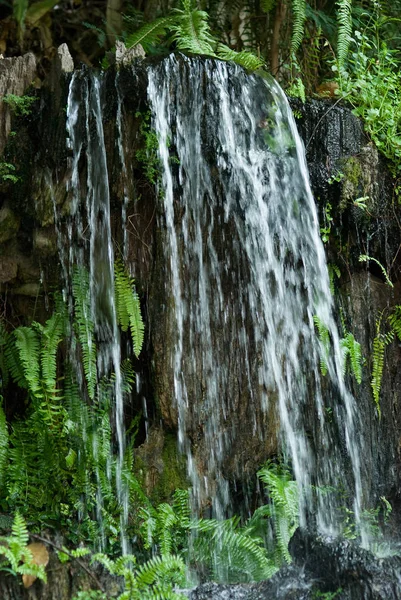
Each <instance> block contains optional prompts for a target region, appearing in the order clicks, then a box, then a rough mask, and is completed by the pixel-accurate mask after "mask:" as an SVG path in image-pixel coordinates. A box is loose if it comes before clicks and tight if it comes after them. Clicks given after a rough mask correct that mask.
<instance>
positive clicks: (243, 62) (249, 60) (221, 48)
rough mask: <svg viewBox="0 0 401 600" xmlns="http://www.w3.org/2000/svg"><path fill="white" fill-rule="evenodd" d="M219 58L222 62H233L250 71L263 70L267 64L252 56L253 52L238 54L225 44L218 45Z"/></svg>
mask: <svg viewBox="0 0 401 600" xmlns="http://www.w3.org/2000/svg"><path fill="white" fill-rule="evenodd" d="M217 56H218V58H220V59H222V60H232V61H233V62H235V63H236V64H237V65H240V66H241V67H243V68H244V69H247V70H248V71H256V70H257V69H261V68H262V67H263V66H264V65H265V63H264V61H263V60H261V59H260V58H258V57H257V56H255V54H252V52H245V51H242V52H236V51H235V50H232V49H231V48H229V47H228V46H225V45H224V44H218V46H217Z"/></svg>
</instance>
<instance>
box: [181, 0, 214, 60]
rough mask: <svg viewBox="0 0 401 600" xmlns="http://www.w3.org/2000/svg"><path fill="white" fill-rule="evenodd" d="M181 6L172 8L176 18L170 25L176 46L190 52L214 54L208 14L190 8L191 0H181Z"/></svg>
mask: <svg viewBox="0 0 401 600" xmlns="http://www.w3.org/2000/svg"><path fill="white" fill-rule="evenodd" d="M181 6H182V8H176V9H173V11H172V12H173V14H174V15H175V16H176V17H177V20H176V21H175V22H174V24H173V25H172V26H171V30H172V31H173V32H174V34H173V40H174V41H175V42H176V45H177V48H178V49H179V50H183V51H185V52H190V53H192V54H206V55H208V56H215V52H214V46H215V43H216V42H215V39H214V38H213V36H212V33H211V31H210V26H209V23H208V14H207V13H206V12H205V11H203V10H197V9H192V0H182V2H181Z"/></svg>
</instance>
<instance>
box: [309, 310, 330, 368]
mask: <svg viewBox="0 0 401 600" xmlns="http://www.w3.org/2000/svg"><path fill="white" fill-rule="evenodd" d="M313 322H314V324H315V326H316V329H317V332H318V336H319V341H320V371H321V373H322V375H327V371H328V359H329V355H330V334H329V330H328V328H327V326H326V325H325V324H324V323H323V321H322V320H321V319H320V318H319V317H318V316H317V315H314V316H313Z"/></svg>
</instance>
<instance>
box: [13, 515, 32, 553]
mask: <svg viewBox="0 0 401 600" xmlns="http://www.w3.org/2000/svg"><path fill="white" fill-rule="evenodd" d="M11 535H12V537H13V538H14V540H15V542H17V543H18V545H19V546H21V547H22V546H26V545H27V544H28V541H29V534H28V529H27V527H26V524H25V521H24V518H23V517H22V516H21V515H20V513H19V512H16V514H15V517H14V521H13V525H12V528H11Z"/></svg>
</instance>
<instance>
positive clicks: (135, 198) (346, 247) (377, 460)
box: [0, 55, 401, 505]
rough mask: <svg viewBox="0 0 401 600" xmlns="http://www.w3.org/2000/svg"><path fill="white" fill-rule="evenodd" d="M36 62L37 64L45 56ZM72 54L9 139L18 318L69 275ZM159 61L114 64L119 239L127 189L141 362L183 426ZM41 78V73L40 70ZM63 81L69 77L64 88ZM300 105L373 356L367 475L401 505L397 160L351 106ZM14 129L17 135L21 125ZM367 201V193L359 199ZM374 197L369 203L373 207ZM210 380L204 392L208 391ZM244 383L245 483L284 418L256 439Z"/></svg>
mask: <svg viewBox="0 0 401 600" xmlns="http://www.w3.org/2000/svg"><path fill="white" fill-rule="evenodd" d="M17 60H19V59H17ZM23 60H25V62H27V64H28V65H30V64H31V62H30V60H31V59H28V58H25V59H23ZM4 62H5V61H4ZM59 63H60V65H61V68H60V69H59V71H58V75H57V72H56V74H55V73H54V72H53V74H52V79H51V80H50V82H49V84H48V86H45V87H44V88H43V89H42V90H41V91H40V92H37V97H38V99H37V102H36V104H35V105H34V110H33V112H32V114H31V115H30V116H29V117H26V118H19V119H16V118H14V119H13V127H14V128H15V131H16V134H15V135H14V136H12V137H9V138H8V142H7V147H6V150H5V154H4V156H5V159H4V160H6V161H7V162H9V163H12V164H14V165H15V166H16V169H17V170H16V174H17V175H18V177H19V180H18V182H17V183H10V182H9V181H6V180H3V181H1V180H0V292H1V302H2V313H3V315H4V316H5V318H6V320H7V321H8V322H11V323H23V322H25V321H29V320H30V319H32V318H35V319H38V320H40V319H41V318H43V317H45V315H46V314H47V311H48V310H49V305H50V304H51V298H50V292H51V291H52V290H53V289H54V288H55V287H58V286H59V284H60V269H59V266H60V265H59V258H58V252H59V248H58V247H57V227H59V226H61V227H62V226H63V217H64V215H66V214H68V212H69V206H70V203H71V190H68V189H67V188H66V180H67V179H68V177H69V175H70V173H71V155H70V151H69V150H68V149H67V145H66V130H65V111H64V108H65V105H66V99H67V84H68V79H69V74H68V71H69V70H70V68H71V65H70V63H69V62H68V60H67V62H66V61H65V60H64V59H63V57H62V56H61V55H60V57H59ZM24 64H25V63H24ZM147 64H148V63H147V62H146V60H145V61H139V62H137V63H136V65H135V69H134V70H133V69H132V68H131V67H124V68H122V69H121V70H120V71H119V73H118V75H117V76H116V73H115V71H113V70H111V71H109V72H108V73H107V74H106V76H105V77H106V87H105V94H106V97H105V99H104V100H105V103H104V105H105V108H104V129H105V141H106V146H107V156H108V169H109V174H110V193H111V209H112V230H113V235H114V240H115V244H116V248H119V247H121V246H122V245H123V243H124V240H123V234H122V226H121V223H122V218H123V217H122V210H121V207H122V204H123V199H124V197H126V205H125V210H126V220H127V258H128V260H129V261H130V263H131V264H132V265H133V270H134V273H135V277H136V281H137V287H138V289H139V291H140V293H141V295H142V297H143V307H144V313H145V316H146V319H147V347H146V351H145V352H144V355H143V358H142V359H141V365H140V368H141V369H142V371H143V375H144V379H145V380H146V384H145V386H146V395H147V399H148V402H149V403H150V405H149V419H150V421H151V422H154V423H159V420H160V419H161V420H162V423H163V427H164V428H165V429H166V430H172V431H175V430H176V429H177V411H176V407H175V405H174V402H173V393H172V390H173V382H172V371H171V368H170V367H171V354H170V348H171V339H172V336H173V334H174V332H173V330H172V328H173V327H174V324H173V321H172V320H171V318H170V317H171V310H172V307H173V302H174V300H173V298H172V297H170V296H169V294H168V289H167V287H166V286H165V276H166V268H167V267H166V264H165V257H164V256H163V236H164V235H165V225H164V222H165V215H164V214H163V207H162V205H161V203H159V202H158V201H157V198H156V195H155V190H154V185H153V184H152V183H151V182H150V181H149V175H147V174H146V164H145V163H144V160H143V156H142V157H141V154H140V150H141V149H142V148H143V145H144V143H145V137H146V129H144V126H143V123H144V118H145V115H146V113H147V111H148V105H147V97H146V85H147V73H146V65H147ZM63 65H64V67H63ZM66 65H67V66H66ZM0 66H2V65H0ZM10 68H11V67H10ZM12 68H14V66H13V67H12ZM66 71H67V72H66ZM24 77H25V76H24ZM26 77H28V75H26ZM26 77H25V79H24V82H23V83H21V86H22V87H21V89H19V88H18V90H17V89H16V88H15V89H14V87H13V88H12V90H14V91H17V92H18V93H19V92H21V91H22V89H23V87H24V86H25V84H26V83H28V81H27V80H26ZM32 77H33V74H30V75H29V77H28V79H29V78H32ZM56 80H59V82H60V83H59V84H56V83H55V81H56ZM12 90H10V91H12ZM119 103H120V104H119ZM119 106H120V108H121V107H122V111H123V115H124V116H123V129H124V135H123V143H124V148H125V160H126V165H127V170H126V172H125V170H124V168H123V165H122V164H121V155H120V153H119V150H118V142H119V140H118V135H119V134H118V131H117V128H116V115H117V110H118V107H119ZM297 109H298V110H299V111H300V113H301V118H300V119H299V122H298V125H299V129H300V132H301V135H302V137H303V139H304V142H305V145H306V147H307V158H308V164H309V169H310V176H311V181H312V186H313V190H314V194H315V198H316V200H317V203H318V205H319V209H320V211H321V215H322V220H323V217H324V214H326V219H327V218H328V219H330V218H332V219H333V220H332V221H329V228H330V232H329V234H328V238H329V241H328V242H327V245H326V246H327V254H328V260H329V262H330V263H333V264H334V265H335V266H336V267H338V269H339V272H340V277H339V278H337V277H335V279H336V281H335V284H336V287H337V288H338V290H339V294H338V299H337V302H338V305H339V307H340V306H341V307H342V309H343V314H344V319H345V322H346V325H347V328H348V330H349V331H352V332H353V333H354V335H355V337H356V338H357V339H358V340H359V341H360V342H361V344H362V350H363V355H364V357H365V365H364V369H363V372H364V375H363V381H362V384H361V385H360V386H359V385H358V384H356V383H355V382H354V383H351V385H352V387H353V392H354V394H355V395H356V397H357V404H358V411H359V415H360V417H361V418H360V425H359V427H360V429H359V434H360V436H362V437H363V439H364V440H365V443H364V450H365V452H364V457H363V465H362V469H363V471H364V480H365V481H366V482H367V485H366V489H365V494H366V497H367V499H368V500H369V502H370V503H371V504H372V505H374V503H375V502H376V501H377V499H378V498H379V496H381V495H384V496H386V497H387V498H389V499H390V500H392V501H398V496H397V494H398V492H397V490H398V481H399V441H400V434H401V422H400V416H399V390H400V385H401V372H400V371H399V369H398V368H397V362H398V360H399V353H400V350H399V346H398V344H397V343H393V344H392V345H391V346H388V348H387V349H386V363H385V371H384V376H383V384H382V392H381V399H380V408H381V419H380V418H379V417H378V412H377V409H376V407H375V403H374V401H373V397H372V392H371V387H370V373H371V362H372V361H371V356H372V343H373V338H374V337H375V335H376V333H377V328H376V321H377V319H378V318H379V315H380V314H382V315H383V318H382V322H383V324H384V322H385V319H386V318H387V315H388V314H389V312H390V310H391V307H392V306H394V305H395V304H397V302H398V298H399V285H398V283H397V279H398V275H399V261H400V257H401V254H400V255H399V252H398V250H399V237H400V236H399V221H398V218H399V210H398V204H397V200H394V198H393V182H392V179H391V177H390V175H389V172H388V170H387V168H386V165H385V163H384V162H383V161H382V160H381V159H380V158H379V156H378V154H377V151H376V149H375V148H374V147H373V145H372V144H371V143H370V142H369V141H368V140H367V139H366V137H365V135H364V133H363V129H362V125H361V123H360V122H359V121H358V120H357V119H356V118H355V117H354V116H353V115H352V113H351V112H350V110H349V109H348V108H346V107H342V106H332V104H330V103H329V102H327V101H317V100H316V101H312V102H309V103H307V104H306V105H305V106H297ZM7 119H8V117H7ZM7 123H8V121H7ZM6 128H7V132H8V130H9V126H8V125H7V127H6ZM147 160H149V157H148V159H147ZM145 162H146V161H145ZM156 170H157V166H156ZM156 175H157V174H156ZM84 177H85V174H84V173H82V178H83V179H84ZM330 181H331V183H330ZM360 198H364V200H363V201H361V200H360V201H359V205H358V199H360ZM361 202H362V203H363V204H365V205H366V208H364V209H363V208H361V207H360V204H361ZM329 205H330V206H329ZM55 215H57V218H55ZM361 254H363V255H368V256H373V257H375V258H376V259H377V260H378V261H379V262H380V263H381V264H382V265H383V266H384V268H385V269H387V271H388V273H389V276H390V278H391V279H392V280H393V281H394V282H395V285H394V287H393V288H391V287H389V285H388V284H386V281H385V279H384V277H383V274H382V270H381V268H380V267H379V266H378V265H377V263H375V262H374V261H368V263H366V262H365V263H360V262H359V256H360V255H361ZM230 350H232V349H229V348H228V349H227V351H230ZM198 384H199V382H197V383H196V385H194V390H197V391H198V392H199V394H201V393H202V390H201V389H198V387H197V386H198ZM237 392H238V394H237V395H238V397H237V401H236V403H234V404H233V406H234V405H235V406H236V410H235V414H233V415H232V418H233V419H236V420H237V421H238V422H241V423H242V435H241V436H240V437H239V438H238V443H237V448H236V449H235V451H234V452H233V453H232V455H231V456H230V457H229V460H228V462H227V465H226V468H227V470H228V472H229V473H230V476H231V477H232V479H235V478H236V477H239V475H238V471H239V469H238V465H241V471H243V472H244V471H245V472H248V473H250V474H252V473H254V471H255V469H256V468H257V466H258V465H260V464H261V462H263V460H265V459H266V458H267V457H268V456H274V455H275V454H276V453H277V437H278V426H279V424H278V418H277V415H276V412H275V410H274V407H273V408H272V409H271V410H270V412H269V413H268V414H264V415H261V416H260V419H261V420H262V421H263V423H264V427H265V428H266V431H268V435H266V436H265V440H267V441H266V443H264V444H260V443H259V441H258V439H255V438H252V436H251V435H249V432H250V431H252V419H251V420H250V415H249V412H250V411H248V410H246V406H245V405H242V404H241V398H242V397H243V390H242V389H241V383H240V381H239V380H238V390H237ZM192 402H195V400H194V399H192ZM194 410H195V409H194ZM202 418H204V417H202V414H201V413H199V412H196V411H195V412H194V416H193V422H192V425H190V438H191V442H192V445H193V448H194V450H195V455H196V458H197V460H198V461H199V463H201V462H202V454H203V453H204V448H203V447H202V427H203V423H202ZM252 418H253V417H252ZM311 427H312V428H313V424H311ZM153 437H155V436H153ZM156 437H157V436H156ZM150 440H151V438H150ZM150 443H151V441H149V442H148V444H150ZM159 446H160V444H158V447H159ZM162 446H163V445H161V448H162ZM146 448H147V447H146V444H145V446H144V450H143V455H144V456H147V455H148V454H149V451H148V450H147V449H146ZM162 453H163V452H162V449H161V450H160V453H159V454H160V460H156V459H154V462H155V465H156V466H155V477H154V478H153V479H154V481H153V483H152V484H149V485H150V487H152V486H153V487H154V485H156V483H157V480H158V478H159V477H161V476H162V474H163V470H164V469H165V467H164V466H163V460H162ZM153 458H154V457H153Z"/></svg>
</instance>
